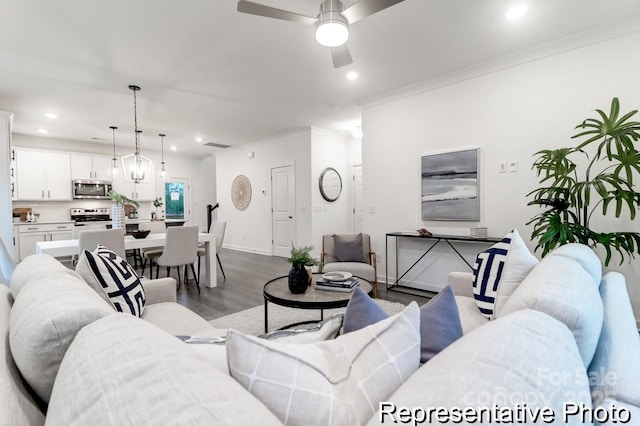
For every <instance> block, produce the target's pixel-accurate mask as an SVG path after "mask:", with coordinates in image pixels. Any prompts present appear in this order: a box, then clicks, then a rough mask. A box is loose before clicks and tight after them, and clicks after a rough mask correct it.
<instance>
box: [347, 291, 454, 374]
mask: <svg viewBox="0 0 640 426" xmlns="http://www.w3.org/2000/svg"><path fill="white" fill-rule="evenodd" d="M388 316H389V315H388V314H387V313H386V312H385V311H384V310H383V309H382V308H381V307H380V305H378V304H377V303H376V302H375V300H373V299H372V298H370V297H369V295H367V293H365V292H364V290H362V289H361V288H356V289H355V290H354V291H353V294H352V295H351V300H349V304H348V305H347V310H346V311H345V313H344V325H343V333H345V334H346V333H349V332H351V331H356V330H359V329H361V328H364V327H367V326H369V325H371V324H375V323H376V322H378V321H381V320H383V319H385V318H387V317H388ZM460 337H462V325H461V324H460V312H459V311H458V305H457V304H456V299H455V297H454V294H453V289H452V288H451V286H446V287H445V288H444V289H443V290H442V291H440V293H438V294H437V295H436V296H435V297H433V298H432V299H431V300H430V301H429V302H427V303H426V304H424V305H423V306H422V307H421V308H420V363H421V364H423V363H425V362H427V361H429V360H430V359H431V358H433V357H434V356H436V355H437V354H438V353H439V352H441V351H442V350H443V349H444V348H446V347H447V346H449V345H450V344H452V343H453V342H455V341H456V340H458V339H459V338H460Z"/></svg>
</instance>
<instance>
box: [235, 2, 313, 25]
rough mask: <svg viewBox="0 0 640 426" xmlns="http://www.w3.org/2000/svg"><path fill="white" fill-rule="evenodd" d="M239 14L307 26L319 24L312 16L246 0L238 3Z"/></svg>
mask: <svg viewBox="0 0 640 426" xmlns="http://www.w3.org/2000/svg"><path fill="white" fill-rule="evenodd" d="M238 12H242V13H250V14H252V15H258V16H265V17H267V18H275V19H282V20H284V21H291V22H297V23H299V24H306V25H314V24H315V23H316V22H318V19H317V18H312V17H311V16H306V15H300V14H299V13H294V12H289V11H288V10H282V9H276V8H275V7H271V6H265V5H263V4H259V3H254V2H252V1H246V0H240V1H239V2H238Z"/></svg>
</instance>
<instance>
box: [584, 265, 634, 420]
mask: <svg viewBox="0 0 640 426" xmlns="http://www.w3.org/2000/svg"><path fill="white" fill-rule="evenodd" d="M600 295H601V296H602V302H603V305H604V322H603V325H602V332H601V333H600V340H599V343H598V349H597V350H596V353H595V355H594V357H593V360H592V361H591V365H590V366H589V374H590V381H591V392H592V398H593V402H594V404H598V403H600V402H602V401H603V400H604V399H606V398H613V399H616V400H618V401H623V402H626V403H628V404H632V405H635V406H636V407H640V338H639V337H638V329H637V328H636V321H635V317H634V315H633V309H632V307H631V302H630V301H629V295H628V293H627V286H626V285H625V280H624V277H623V276H622V275H621V274H619V273H617V272H609V273H608V274H607V275H605V276H604V277H603V278H602V282H601V283H600ZM638 421H640V417H639V418H638Z"/></svg>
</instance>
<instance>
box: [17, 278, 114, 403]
mask: <svg viewBox="0 0 640 426" xmlns="http://www.w3.org/2000/svg"><path fill="white" fill-rule="evenodd" d="M114 313H115V312H114V310H113V308H112V307H111V306H110V305H109V304H107V302H105V301H104V300H102V299H101V298H100V296H98V295H97V294H96V292H95V291H93V290H92V289H91V288H89V286H87V284H86V283H85V282H84V281H83V280H82V279H80V278H75V279H69V278H66V277H59V276H57V275H56V276H54V277H52V278H50V279H48V280H40V281H37V282H34V283H29V285H27V286H25V287H23V288H22V290H21V291H20V293H19V294H18V297H17V298H16V300H15V302H14V303H13V308H12V309H11V315H10V328H9V330H10V333H9V342H10V345H11V353H12V355H13V358H14V360H15V362H16V365H17V366H18V368H19V370H20V373H21V374H22V376H23V377H24V378H25V380H26V381H27V382H28V383H29V385H30V386H31V387H32V388H33V390H34V391H35V392H36V393H37V394H38V396H39V397H40V398H41V399H42V400H43V401H45V402H48V401H49V396H50V395H51V388H52V387H53V382H54V380H55V377H56V374H57V372H58V367H59V366H60V362H61V361H62V358H63V357H64V355H65V353H66V352H67V348H68V347H69V345H70V344H71V342H72V341H73V339H74V338H75V336H76V334H77V333H78V331H79V330H80V329H81V328H82V327H84V326H85V325H87V324H91V323H92V322H94V321H96V320H98V319H100V318H102V317H105V316H107V315H112V314H114Z"/></svg>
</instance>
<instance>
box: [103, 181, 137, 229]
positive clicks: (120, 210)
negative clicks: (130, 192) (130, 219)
mask: <svg viewBox="0 0 640 426" xmlns="http://www.w3.org/2000/svg"><path fill="white" fill-rule="evenodd" d="M109 196H110V197H111V198H112V199H113V201H115V202H116V203H115V204H114V205H113V206H112V207H111V222H112V223H111V227H112V228H113V229H126V227H127V226H126V222H125V211H124V206H125V204H133V205H134V206H136V207H140V204H139V203H138V202H137V201H135V200H132V199H131V198H129V197H127V196H126V195H122V194H119V193H117V192H116V191H114V190H113V189H112V190H111V191H109Z"/></svg>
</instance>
